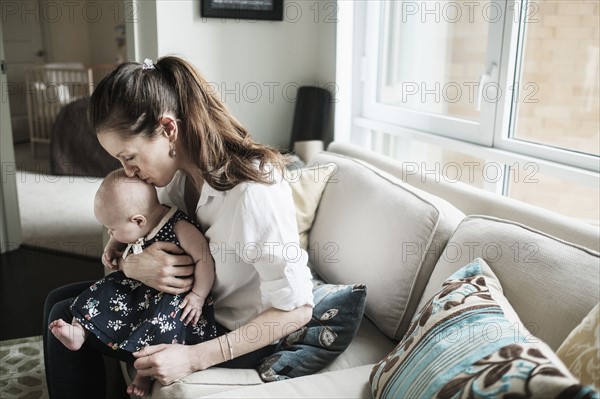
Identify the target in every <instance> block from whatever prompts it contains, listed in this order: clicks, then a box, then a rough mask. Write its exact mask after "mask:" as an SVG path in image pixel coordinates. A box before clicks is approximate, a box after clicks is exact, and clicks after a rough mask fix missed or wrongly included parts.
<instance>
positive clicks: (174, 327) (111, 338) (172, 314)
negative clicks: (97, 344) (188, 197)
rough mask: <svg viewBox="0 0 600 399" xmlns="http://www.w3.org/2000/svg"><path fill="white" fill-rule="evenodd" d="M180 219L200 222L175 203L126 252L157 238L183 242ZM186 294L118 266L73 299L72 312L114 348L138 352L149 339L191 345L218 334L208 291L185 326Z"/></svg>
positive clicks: (92, 331)
mask: <svg viewBox="0 0 600 399" xmlns="http://www.w3.org/2000/svg"><path fill="white" fill-rule="evenodd" d="M180 220H186V221H188V222H189V223H192V224H193V225H194V226H196V227H198V225H197V224H196V223H195V222H194V221H193V220H192V219H190V218H189V217H188V216H187V215H186V214H185V213H183V212H181V211H179V210H177V208H176V207H172V208H171V209H170V210H169V212H168V213H167V215H166V216H165V217H164V218H163V220H162V221H161V222H160V223H159V225H158V226H157V227H155V228H154V229H153V231H152V232H150V233H149V234H148V236H146V237H144V238H143V240H142V239H140V240H138V242H137V243H136V244H130V245H129V246H128V247H127V249H126V251H125V254H127V252H128V251H129V249H130V248H131V249H133V250H134V251H133V252H134V253H139V250H140V249H143V248H145V247H147V246H148V245H150V244H152V243H154V242H156V241H168V242H174V243H175V244H177V245H179V242H178V240H177V237H176V236H175V232H174V230H173V227H174V226H175V223H177V222H178V221H180ZM157 230H158V231H157ZM153 232H156V233H154V234H153ZM140 244H141V247H140ZM186 294H187V293H184V294H180V295H171V294H167V293H165V292H161V291H157V290H155V289H153V288H150V287H148V286H146V285H144V284H143V283H141V282H139V281H138V280H133V279H130V278H127V277H126V276H125V274H123V272H120V271H117V272H114V273H111V274H109V275H107V276H106V277H104V278H103V279H101V280H99V281H97V282H96V283H94V284H93V285H92V286H90V288H88V289H87V290H86V291H85V292H83V293H82V294H81V295H79V296H78V297H77V298H76V299H75V300H74V301H73V303H72V304H71V313H72V314H73V317H74V318H75V319H77V320H78V321H79V322H80V323H81V324H82V325H83V326H84V327H85V328H86V329H87V330H88V331H89V332H90V333H91V334H94V335H95V336H96V337H98V339H100V341H102V342H104V343H105V344H106V345H108V346H110V347H112V348H113V349H115V350H116V349H123V350H126V351H128V352H135V351H138V350H140V349H142V348H143V347H145V346H147V345H156V344H170V343H179V344H188V345H193V344H197V343H199V342H203V341H207V340H209V339H212V338H215V337H216V336H217V329H216V323H215V317H214V309H213V302H212V298H211V297H210V296H209V297H207V298H206V301H205V303H204V306H203V308H202V316H201V317H200V320H199V321H198V323H196V324H195V325H192V324H188V325H187V326H186V325H185V324H184V323H183V321H180V320H179V318H180V316H181V311H182V310H183V309H180V308H179V304H180V302H181V301H182V300H183V298H184V297H185V296H186Z"/></svg>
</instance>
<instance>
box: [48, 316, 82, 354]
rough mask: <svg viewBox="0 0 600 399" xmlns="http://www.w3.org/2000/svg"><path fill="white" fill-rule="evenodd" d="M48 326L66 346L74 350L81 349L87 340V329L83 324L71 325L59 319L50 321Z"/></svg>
mask: <svg viewBox="0 0 600 399" xmlns="http://www.w3.org/2000/svg"><path fill="white" fill-rule="evenodd" d="M48 328H49V329H50V331H52V334H54V336H55V337H56V338H57V339H58V340H59V341H60V342H62V344H63V345H64V346H66V347H67V348H69V349H70V350H72V351H76V350H79V349H80V348H81V346H82V345H83V343H84V342H85V338H86V331H85V328H83V326H82V325H81V324H76V325H71V324H69V323H67V322H66V321H64V320H62V319H58V320H54V321H53V322H52V323H50V325H49V326H48Z"/></svg>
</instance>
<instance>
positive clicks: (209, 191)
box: [197, 181, 224, 206]
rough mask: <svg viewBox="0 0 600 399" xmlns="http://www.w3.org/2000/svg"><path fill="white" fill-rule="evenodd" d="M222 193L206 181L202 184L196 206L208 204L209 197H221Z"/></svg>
mask: <svg viewBox="0 0 600 399" xmlns="http://www.w3.org/2000/svg"><path fill="white" fill-rule="evenodd" d="M223 195H224V192H223V191H219V190H215V189H214V188H212V187H211V186H210V184H208V183H207V182H206V181H204V183H203V184H202V191H201V192H200V199H199V200H198V205H197V206H202V205H204V204H206V203H207V202H208V199H209V198H210V197H222V196H223Z"/></svg>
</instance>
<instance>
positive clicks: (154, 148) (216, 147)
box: [44, 57, 313, 398]
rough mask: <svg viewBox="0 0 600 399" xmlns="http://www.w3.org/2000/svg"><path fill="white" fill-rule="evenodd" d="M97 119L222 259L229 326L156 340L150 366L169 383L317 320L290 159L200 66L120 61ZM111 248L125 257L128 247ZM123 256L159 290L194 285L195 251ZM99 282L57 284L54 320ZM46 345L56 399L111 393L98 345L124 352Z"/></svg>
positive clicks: (219, 298) (139, 359)
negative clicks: (256, 138)
mask: <svg viewBox="0 0 600 399" xmlns="http://www.w3.org/2000/svg"><path fill="white" fill-rule="evenodd" d="M90 119H91V122H92V125H93V126H94V128H95V130H96V133H97V137H98V140H99V141H100V144H101V145H102V147H104V149H106V151H107V152H108V153H109V154H111V155H112V156H113V157H115V158H117V159H118V160H119V161H120V162H121V163H122V164H123V168H124V169H125V171H126V173H127V174H128V175H130V176H136V177H138V178H140V179H142V180H143V181H145V182H146V183H148V184H152V185H154V186H156V187H159V197H160V199H161V201H162V202H169V203H172V204H174V205H176V206H177V207H178V208H179V209H182V210H187V213H188V215H190V216H192V217H195V218H196V220H197V221H198V223H199V224H200V226H201V227H202V229H203V230H204V234H205V235H206V237H207V239H208V240H209V242H210V247H211V253H212V255H213V258H214V260H215V273H216V279H215V283H214V285H213V288H212V295H213V300H214V310H215V319H216V321H217V323H219V330H220V334H221V335H220V336H219V337H217V338H216V339H213V340H210V341H206V342H202V343H199V344H196V345H191V346H183V345H177V344H171V345H166V344H162V345H156V346H149V347H146V348H145V349H143V350H141V351H139V352H136V353H134V356H135V358H136V360H135V363H134V367H135V368H136V369H137V371H138V373H139V374H140V375H142V376H151V377H152V378H156V379H157V380H158V381H159V382H160V383H161V384H163V385H168V384H171V383H172V382H174V381H175V380H177V379H179V378H182V377H184V376H187V375H189V374H191V373H193V372H195V371H199V370H204V369H207V368H209V367H212V366H214V365H217V364H219V365H220V367H223V366H225V367H240V368H253V367H255V366H256V364H257V363H258V361H259V360H260V359H262V358H263V357H265V356H267V355H269V354H270V353H271V352H272V346H271V344H272V343H273V342H274V341H276V340H278V339H280V338H282V337H284V336H286V335H288V334H290V333H292V332H293V331H295V330H297V329H299V328H301V327H302V326H304V325H305V324H306V323H307V322H308V321H309V320H310V317H311V311H312V306H313V302H312V283H311V275H310V271H309V269H308V267H307V266H306V264H307V259H308V256H307V254H306V252H305V251H303V250H301V249H300V246H299V244H298V231H297V226H296V219H295V209H294V205H293V200H292V195H291V189H290V187H289V185H288V184H287V182H285V181H284V180H283V178H282V176H283V171H282V168H283V167H284V161H285V159H284V158H283V157H282V156H281V155H280V154H279V153H278V152H277V151H275V150H273V149H271V148H269V147H266V146H263V145H259V144H257V143H254V142H253V141H252V139H251V138H250V136H249V135H248V133H247V131H246V130H245V129H244V128H243V127H242V126H241V124H240V123H239V122H238V121H237V120H236V119H235V118H234V117H233V116H232V115H231V114H230V113H229V112H228V110H227V109H226V108H225V106H224V104H223V103H222V102H221V100H220V99H219V98H218V96H217V95H216V93H214V91H213V90H212V88H211V86H210V85H209V84H208V83H207V82H206V81H205V80H204V79H203V78H202V77H201V76H200V75H199V74H198V73H197V72H196V71H195V69H194V68H193V67H192V66H191V64H189V63H187V62H186V61H184V60H182V59H179V58H176V57H164V58H161V59H159V60H158V62H157V63H156V64H153V63H152V62H151V61H149V60H146V61H145V62H144V64H143V65H140V64H136V63H127V64H123V65H121V66H119V67H118V68H117V69H116V70H115V71H114V72H112V73H111V74H110V75H109V76H107V77H106V78H105V79H104V80H102V82H100V83H99V85H98V87H97V88H96V90H95V91H94V93H93V95H92V98H91V104H90ZM105 254H106V255H107V256H106V257H107V258H109V259H111V258H113V259H117V258H118V257H117V256H116V254H118V249H116V248H105ZM104 257H105V256H103V258H104ZM118 262H119V267H120V269H121V270H122V271H123V272H124V273H125V275H126V276H127V277H129V278H133V279H136V280H139V281H142V282H143V283H144V284H146V285H148V286H150V287H152V288H155V289H157V290H160V291H164V292H168V293H171V294H180V293H183V292H186V291H189V289H190V287H191V286H192V284H193V281H192V277H191V276H192V275H193V267H192V266H191V264H192V260H191V258H190V257H188V256H187V255H185V254H182V253H181V250H179V249H178V248H177V247H176V245H174V244H171V243H163V242H158V243H155V244H153V245H151V246H150V247H149V248H148V249H147V250H145V251H144V252H142V253H141V254H139V255H135V256H128V257H127V259H126V261H123V260H122V259H118ZM157 270H158V271H157ZM89 284H90V283H79V284H75V285H71V286H66V287H62V288H60V289H58V290H55V291H53V292H51V293H50V295H49V296H48V298H47V301H46V307H45V314H44V317H45V325H48V323H47V321H48V320H55V319H57V318H63V317H68V316H66V314H67V312H68V306H69V303H70V298H72V297H74V296H77V295H78V294H79V293H80V292H81V291H83V290H84V289H85V288H87V287H88V286H89ZM44 343H45V347H44V357H45V360H46V375H47V380H48V388H49V392H50V395H51V397H53V398H63V397H90V395H95V394H97V395H98V397H103V396H104V389H105V388H104V369H103V366H102V361H101V358H100V352H104V353H109V354H110V355H112V356H114V357H119V356H123V354H121V353H120V352H119V351H112V350H109V349H107V348H105V347H104V346H102V345H100V344H98V342H96V341H94V340H90V343H89V344H88V343H87V342H86V346H87V348H85V350H80V351H77V352H70V351H69V350H68V349H66V348H64V346H62V345H61V344H60V342H59V341H58V340H56V338H55V337H54V336H53V335H52V334H45V342H44Z"/></svg>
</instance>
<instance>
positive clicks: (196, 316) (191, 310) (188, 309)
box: [179, 291, 206, 326]
mask: <svg viewBox="0 0 600 399" xmlns="http://www.w3.org/2000/svg"><path fill="white" fill-rule="evenodd" d="M205 299H206V298H202V297H201V296H200V295H198V294H196V293H195V292H194V291H191V292H190V293H189V294H187V295H186V296H185V298H183V301H181V303H180V304H179V308H184V309H183V312H182V313H181V317H180V318H179V320H181V321H183V320H184V319H185V321H184V323H185V325H186V326H187V325H188V324H189V322H190V321H191V322H192V325H194V324H196V323H198V320H200V316H201V315H202V306H204V300H205Z"/></svg>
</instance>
